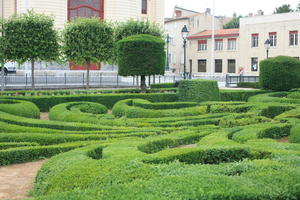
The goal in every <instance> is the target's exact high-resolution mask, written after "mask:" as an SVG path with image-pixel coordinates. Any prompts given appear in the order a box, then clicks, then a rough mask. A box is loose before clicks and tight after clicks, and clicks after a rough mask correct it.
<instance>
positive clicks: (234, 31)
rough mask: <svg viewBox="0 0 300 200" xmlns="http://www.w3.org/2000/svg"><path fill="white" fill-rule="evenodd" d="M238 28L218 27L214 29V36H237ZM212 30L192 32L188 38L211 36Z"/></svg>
mask: <svg viewBox="0 0 300 200" xmlns="http://www.w3.org/2000/svg"><path fill="white" fill-rule="evenodd" d="M239 30H240V29H220V30H215V37H237V36H239ZM211 36H212V30H205V31H202V32H200V33H196V34H193V35H191V36H189V37H188V39H198V38H211Z"/></svg>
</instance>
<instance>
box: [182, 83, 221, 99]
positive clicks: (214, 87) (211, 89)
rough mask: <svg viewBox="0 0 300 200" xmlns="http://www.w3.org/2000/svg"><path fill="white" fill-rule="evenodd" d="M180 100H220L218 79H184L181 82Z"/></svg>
mask: <svg viewBox="0 0 300 200" xmlns="http://www.w3.org/2000/svg"><path fill="white" fill-rule="evenodd" d="M178 96H179V101H191V102H192V101H195V102H201V101H219V100H220V92H219V87H218V83H217V81H210V80H202V79H197V80H183V81H180V83H179V94H178Z"/></svg>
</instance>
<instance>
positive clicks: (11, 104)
mask: <svg viewBox="0 0 300 200" xmlns="http://www.w3.org/2000/svg"><path fill="white" fill-rule="evenodd" d="M0 111H2V112H6V113H10V114H13V115H18V116H22V117H28V118H40V111H39V109H38V107H37V106H36V105H34V104H33V103H31V102H29V101H20V100H13V99H0Z"/></svg>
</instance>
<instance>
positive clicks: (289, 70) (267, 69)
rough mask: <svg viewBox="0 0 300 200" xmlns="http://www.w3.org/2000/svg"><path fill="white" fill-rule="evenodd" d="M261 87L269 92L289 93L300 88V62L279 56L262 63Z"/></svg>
mask: <svg viewBox="0 0 300 200" xmlns="http://www.w3.org/2000/svg"><path fill="white" fill-rule="evenodd" d="M259 78H260V85H261V86H262V87H263V88H265V89H269V90H274V91H288V90H290V89H293V88H300V61H299V60H297V59H295V58H293V57H289V56H278V57H274V58H270V59H267V60H263V61H261V62H260V77H259Z"/></svg>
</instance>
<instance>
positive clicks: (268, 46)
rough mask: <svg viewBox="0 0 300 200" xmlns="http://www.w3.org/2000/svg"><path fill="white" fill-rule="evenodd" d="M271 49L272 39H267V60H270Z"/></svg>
mask: <svg viewBox="0 0 300 200" xmlns="http://www.w3.org/2000/svg"><path fill="white" fill-rule="evenodd" d="M270 47H271V40H270V39H267V40H266V41H265V48H266V51H267V59H268V58H269V50H270Z"/></svg>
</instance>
